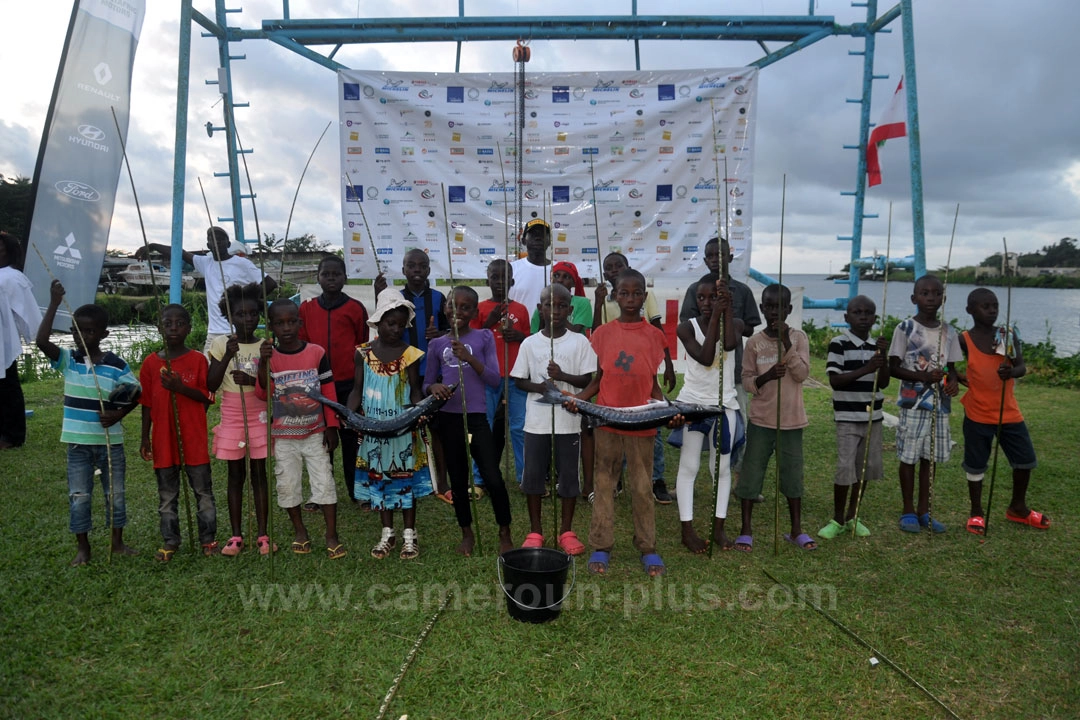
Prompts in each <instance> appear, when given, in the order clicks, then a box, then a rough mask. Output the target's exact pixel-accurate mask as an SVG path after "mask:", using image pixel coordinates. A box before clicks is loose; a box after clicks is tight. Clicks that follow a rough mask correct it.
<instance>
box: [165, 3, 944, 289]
mask: <svg viewBox="0 0 1080 720" xmlns="http://www.w3.org/2000/svg"><path fill="white" fill-rule="evenodd" d="M192 2H193V0H181V17H180V24H181V27H180V32H181V35H180V62H179V67H178V73H177V74H178V77H177V102H176V154H175V160H174V167H173V220H172V274H173V277H172V288H173V289H172V293H173V294H175V295H176V297H174V298H173V301H174V302H178V301H179V286H180V285H179V281H180V277H179V275H180V271H181V265H182V263H181V262H180V253H181V248H182V243H183V207H184V183H185V174H186V166H185V155H186V150H187V130H188V127H187V109H188V91H189V74H190V55H191V25H192V23H196V24H198V25H199V26H200V27H202V28H203V30H204V32H203V36H204V37H213V38H215V39H216V40H217V42H218V55H219V58H220V63H221V64H220V67H219V70H218V77H217V78H216V79H212V80H207V83H208V84H217V85H218V86H219V89H220V91H221V94H222V97H223V99H224V102H223V103H222V113H223V119H224V124H223V126H221V127H214V126H212V124H210V123H208V124H207V128H206V129H207V132H208V133H210V134H211V135H212V134H213V133H214V132H215V131H224V132H225V136H226V143H227V145H228V155H229V170H228V172H227V173H215V176H222V177H224V176H228V177H229V182H230V188H231V193H232V212H233V216H232V217H231V218H228V217H223V218H218V221H219V222H231V223H233V228H234V235H233V236H234V237H235V238H236V239H238V240H241V241H243V242H245V243H255V242H257V240H250V239H248V238H246V237H245V235H244V223H243V208H242V203H243V200H245V199H252V196H251V195H245V194H243V193H242V191H241V189H240V176H239V172H238V170H239V167H238V154H239V153H241V152H251V148H249V147H238V135H237V132H236V120H235V113H234V111H235V109H236V108H243V107H247V104H246V103H237V102H235V101H234V98H233V87H232V70H231V63H232V61H234V60H243V59H244V56H243V55H233V54H232V53H231V49H230V48H231V45H232V44H233V43H239V42H243V41H244V40H269V41H271V42H273V43H276V44H277V45H280V46H281V47H284V48H286V49H288V50H291V51H293V52H295V53H296V54H298V55H300V56H301V57H303V58H306V59H308V60H311V61H312V62H315V63H318V64H319V65H322V66H323V67H326V68H328V69H330V70H335V71H336V70H339V69H344V68H345V67H346V66H344V65H342V64H341V63H339V62H337V61H336V60H334V56H335V55H336V54H337V52H338V51H339V50H340V49H341V48H342V47H343V46H344V45H349V44H365V43H405V42H410V43H422V42H455V43H457V54H456V61H455V68H454V69H455V72H456V71H458V70H459V69H460V64H461V44H462V43H464V42H484V41H508V42H513V41H517V40H519V39H527V40H624V41H627V40H629V41H633V43H634V61H635V67H636V69H638V70H640V69H641V53H640V43H641V42H642V41H649V40H710V41H714V40H729V41H730V40H737V41H744V42H745V41H751V42H756V43H757V44H758V45H759V46H760V47H761V49H762V51H763V52H764V55H762V57H761V58H759V59H758V60H756V61H755V62H753V63H750V64H751V65H752V66H755V67H758V68H764V67H767V66H769V65H771V64H773V63H774V62H777V61H778V60H782V59H783V58H785V57H788V56H789V55H792V54H794V53H796V52H798V51H799V50H802V49H804V48H806V47H809V46H810V45H813V44H814V43H817V42H819V41H821V40H824V39H825V38H828V37H835V36H847V37H852V38H862V40H863V43H864V45H863V49H862V50H849V51H848V54H849V55H853V56H861V57H862V59H863V77H862V95H861V97H858V98H849V99H848V100H847V101H848V102H849V103H856V104H859V105H860V106H861V107H860V114H859V141H858V144H854V145H845V146H844V148H845V149H851V150H856V151H857V152H858V163H857V171H856V177H855V189H854V190H851V191H844V192H843V193H842V194H843V195H850V196H852V197H854V210H853V222H852V232H851V234H850V235H840V236H837V240H841V241H849V242H850V243H851V259H852V263H851V265H850V268H849V276H848V278H847V279H844V280H838V281H837V282H838V283H840V284H846V285H848V293H847V296H846V297H841V298H836V299H834V300H810V299H808V300H805V301H804V307H828V308H834V307H835V308H844V307H846V305H847V301H848V299H849V298H851V297H854V296H855V295H856V294H858V286H859V267H857V266H856V264H855V262H854V261H855V260H857V259H858V258H859V256H860V255H861V253H862V230H863V221H864V220H866V219H871V218H876V217H877V215H872V214H866V212H865V201H866V145H867V142H868V140H869V136H870V128H871V127H872V123H871V122H870V100H871V96H872V94H873V92H872V91H873V81H874V80H884V79H886V78H888V76H887V75H875V74H874V48H875V39H876V36H877V34H878V33H887V32H891V30H890V29H889V28H888V27H887V26H888V25H889V24H890V23H892V22H893V21H894V20H896V19H897V18H900V20H901V30H902V34H903V53H904V86H905V89H906V93H907V135H908V147H909V153H910V159H911V204H912V226H913V231H914V246H915V248H914V249H915V252H914V256H915V259H914V269H915V274H916V277H919V276H921V275H923V274H925V272H926V260H925V256H926V252H925V233H924V215H923V197H922V155H921V151H920V147H919V112H918V108H919V106H918V96H917V91H916V88H917V83H916V77H915V45H914V39H913V23H912V16H911V12H912V7H911V6H912V2H913V0H899V3H898V4H897V5H895V6H893V7H892V8H890V9H889V10H888V11H886V12H885V13H883V14H881V15H878V12H877V6H878V2H877V0H863V1H860V0H855V1H853V2H852V3H851V4H852V6H853V7H861V8H865V9H866V20H865V21H864V22H860V23H852V24H850V25H841V24H838V23H837V22H836V21H835V18H834V17H832V16H828V15H817V14H815V12H814V4H815V0H808V8H807V14H806V15H784V16H779V15H777V16H767V15H743V16H735V15H707V16H705V15H699V16H688V15H662V16H658V15H639V14H638V12H637V0H631V12H630V14H629V15H614V16H565V15H564V16H518V17H490V16H488V17H479V16H468V15H466V14H465V0H458V14H457V15H456V16H446V17H417V18H364V19H296V20H294V19H292V18H291V14H290V8H289V0H282V3H281V14H282V16H281V18H280V19H273V20H263V21H262V24H261V27H260V28H258V29H243V28H238V27H229V25H228V22H227V16H228V14H229V13H232V12H239V10H230V9H227V8H226V7H225V0H215V2H214V5H215V13H214V18H213V19H211V18H209V17H207V16H206V15H204V14H202V13H200V12H198V11H197V10H195V9H194V8H193V7H192ZM767 42H780V43H785V44H784V45H783V46H782V47H780V48H778V49H776V50H770V49H769V47H768V46H767V45H766V43H767ZM312 46H333V49H332V50H331V51H330V52H329V53H328V54H325V55H324V54H321V53H319V52H316V51H315V50H313V49H312ZM751 275H752V276H754V277H756V278H758V277H761V278H763V277H765V276H762V275H760V273H755V272H754V271H751Z"/></svg>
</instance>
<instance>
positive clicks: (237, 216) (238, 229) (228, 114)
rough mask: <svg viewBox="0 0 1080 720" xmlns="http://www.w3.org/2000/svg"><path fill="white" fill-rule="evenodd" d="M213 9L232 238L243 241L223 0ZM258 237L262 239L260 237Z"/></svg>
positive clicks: (242, 211)
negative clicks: (219, 33)
mask: <svg viewBox="0 0 1080 720" xmlns="http://www.w3.org/2000/svg"><path fill="white" fill-rule="evenodd" d="M215 10H216V19H217V23H218V25H220V26H221V27H222V28H223V29H224V30H225V33H224V35H223V36H222V37H219V38H218V57H219V59H220V61H221V69H222V70H223V71H224V78H219V83H218V89H219V90H220V91H221V98H222V101H223V102H222V103H221V105H222V110H221V111H222V114H223V115H224V117H225V143H226V146H227V147H228V150H229V190H230V195H231V196H232V211H233V217H232V220H233V238H234V239H236V240H239V241H240V242H244V241H245V237H244V208H243V207H242V206H241V204H240V168H239V165H238V163H237V161H236V130H235V127H236V116H235V114H234V113H233V88H232V66H231V64H230V57H229V28H228V24H227V19H226V17H225V13H226V12H227V10H226V9H225V0H217V1H216V2H215ZM222 79H223V80H224V81H225V87H221V83H220V81H221V80H222ZM258 239H259V240H262V238H258Z"/></svg>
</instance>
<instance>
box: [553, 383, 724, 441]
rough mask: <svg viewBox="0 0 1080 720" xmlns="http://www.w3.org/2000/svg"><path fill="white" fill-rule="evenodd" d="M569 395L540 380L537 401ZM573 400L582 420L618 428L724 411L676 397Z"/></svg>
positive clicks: (648, 425)
mask: <svg viewBox="0 0 1080 720" xmlns="http://www.w3.org/2000/svg"><path fill="white" fill-rule="evenodd" d="M572 399H573V398H571V397H570V396H569V395H564V394H563V393H562V392H561V391H560V390H559V389H558V388H557V387H555V383H553V382H552V381H551V380H548V381H547V382H545V383H544V392H543V393H541V395H540V400H539V401H540V402H542V403H547V404H549V405H562V404H563V403H564V402H566V401H567V400H572ZM574 402H575V403H576V404H577V410H578V413H579V414H580V415H583V416H584V417H585V419H586V420H585V421H586V423H588V424H589V425H591V426H592V427H599V426H601V425H604V426H606V427H611V428H618V429H620V430H648V429H650V428H656V427H660V426H662V425H667V424H668V422H670V421H671V419H672V418H673V417H675V416H676V415H682V416H683V417H684V418H686V422H688V423H695V422H700V421H702V420H707V419H708V418H711V417H716V416H718V415H720V414H722V413H723V412H724V410H723V408H720V407H717V406H715V405H694V404H692V403H683V402H678V401H677V400H658V401H656V402H651V403H649V404H648V405H636V406H634V407H622V408H614V407H607V406H606V405H597V404H596V403H591V402H586V401H585V400H574Z"/></svg>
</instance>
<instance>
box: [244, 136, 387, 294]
mask: <svg viewBox="0 0 1080 720" xmlns="http://www.w3.org/2000/svg"><path fill="white" fill-rule="evenodd" d="M330 122H331V121H328V122H327V123H326V127H324V128H323V131H322V134H320V135H319V139H318V140H316V141H315V147H313V148H311V154H310V155H308V159H307V162H306V163H304V169H303V171H301V173H300V181H299V182H298V183H296V192H295V193H293V199H292V207H290V208H289V219H288V221H287V222H286V223H285V238H284V239H283V240H282V241H281V266H280V269H279V270H278V280H279V282H285V246H286V244H287V243H288V242H289V228H290V227H291V226H292V216H293V210H295V209H296V199H297V198H298V197H300V186H301V185H303V184H304V176H305V175H307V171H308V167H309V166H310V165H311V159H312V158H313V157H315V151H316V150H318V149H319V144H320V143H322V139H323V137H325V136H326V131H327V130H329V129H330ZM237 143H238V144H239V139H238V140H237ZM240 157H241V158H243V157H244V156H243V155H241V156H240ZM244 173H245V174H247V160H246V159H244ZM351 184H352V183H350V185H351ZM248 194H249V195H251V208H252V211H253V212H254V209H255V193H254V192H252V191H251V177H250V176H248ZM258 224H259V220H258V214H256V215H255V225H256V230H255V231H256V232H258ZM364 224H365V225H367V223H366V222H365V223H364ZM259 240H262V235H259ZM375 258H376V259H375V262H376V265H377V264H378V255H376V256H375Z"/></svg>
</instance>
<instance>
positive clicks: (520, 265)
mask: <svg viewBox="0 0 1080 720" xmlns="http://www.w3.org/2000/svg"><path fill="white" fill-rule="evenodd" d="M521 244H522V245H524V246H525V257H523V258H521V259H520V260H515V261H514V262H512V263H510V268H511V269H512V270H513V272H514V278H515V281H514V284H513V286H512V287H510V289H509V291H508V292H509V293H510V299H511V300H514V301H516V302H519V303H521V304H522V305H524V306H525V307H526V308H534V307H536V306H537V305H538V304H539V303H540V291H541V290H543V289H544V288H545V287H546V286H547V284H548V266H549V265H551V260H549V259H548V248H549V247H551V226H550V225H548V224H547V221H546V220H544V219H543V218H533V219H532V220H530V221H528V222H527V223H525V229H524V230H523V231H522V238H521Z"/></svg>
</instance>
